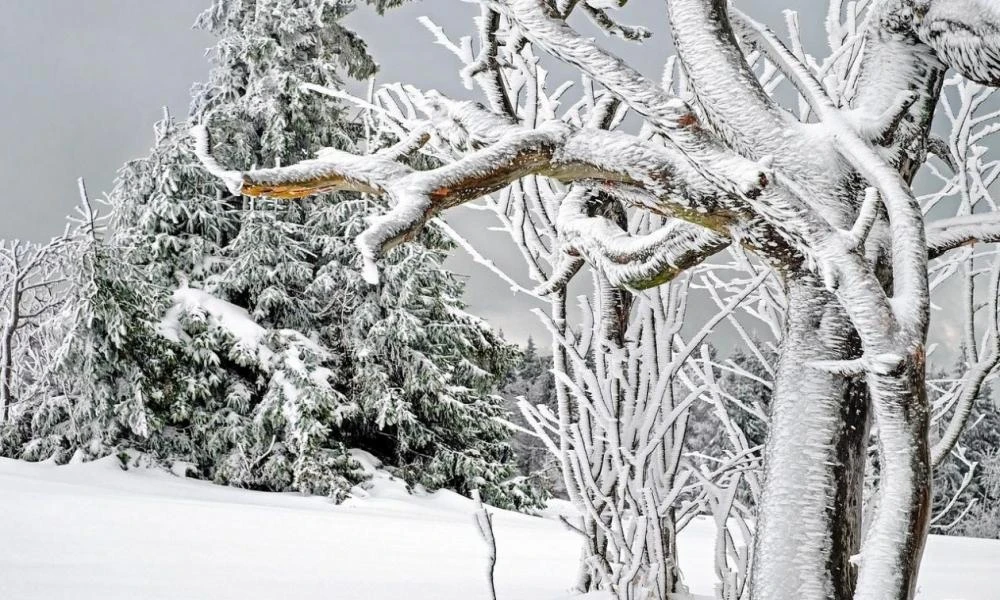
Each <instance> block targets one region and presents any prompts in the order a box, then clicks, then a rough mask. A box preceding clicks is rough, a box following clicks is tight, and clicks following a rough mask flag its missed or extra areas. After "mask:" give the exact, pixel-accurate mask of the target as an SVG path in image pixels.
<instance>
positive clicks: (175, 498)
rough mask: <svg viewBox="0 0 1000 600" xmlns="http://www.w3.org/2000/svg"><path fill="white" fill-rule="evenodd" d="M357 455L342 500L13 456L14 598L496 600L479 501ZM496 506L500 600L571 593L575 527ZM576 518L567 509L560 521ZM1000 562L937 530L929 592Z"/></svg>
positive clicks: (703, 588)
mask: <svg viewBox="0 0 1000 600" xmlns="http://www.w3.org/2000/svg"><path fill="white" fill-rule="evenodd" d="M357 456H358V457H359V458H360V459H361V460H362V462H363V463H365V464H366V466H367V468H368V469H369V470H370V471H372V472H373V474H374V479H373V483H372V486H371V488H370V489H368V490H367V491H365V492H361V491H360V490H359V494H358V497H357V498H352V499H349V500H348V501H347V502H345V503H344V504H342V505H340V506H335V505H333V504H331V503H330V502H328V501H326V500H325V499H320V498H307V497H303V496H300V495H297V494H274V493H262V492H251V491H247V490H239V489H234V488H226V487H221V486H216V485H213V484H210V483H206V482H200V481H193V480H187V479H182V478H179V477H175V476H173V475H171V474H169V473H166V472H162V471H156V470H148V469H138V468H135V469H130V470H128V471H124V470H122V469H121V468H120V467H119V465H118V461H117V459H114V458H109V459H104V460H101V461H97V462H93V463H86V464H74V465H69V466H61V467H60V466H55V465H51V464H37V463H36V464H31V463H24V462H18V461H12V460H7V459H2V460H0V489H2V490H3V493H2V494H0V540H3V543H2V544H0V598H4V599H8V598H9V599H16V600H21V599H24V600H46V599H57V598H58V599H64V598H74V600H87V599H94V600H98V599H99V600H115V599H122V600H125V599H128V600H133V599H136V598H142V599H143V600H157V599H164V600H167V599H169V600H177V599H201V598H212V599H213V600H226V599H230V598H231V599H233V600H236V599H239V600H255V599H261V600H263V599H268V600H270V599H273V598H285V597H294V598H296V599H297V600H309V599H313V598H315V599H320V598H322V599H324V600H329V599H331V598H337V599H344V600H349V599H362V598H363V599H365V600H398V599H399V598H407V599H408V600H432V599H433V600H441V599H451V598H461V599H463V600H477V599H485V598H486V597H487V591H486V586H485V581H484V577H483V570H484V567H485V560H486V557H487V548H486V546H485V544H484V543H483V541H482V539H480V537H479V535H478V533H477V531H476V527H475V525H474V522H473V514H474V511H475V505H474V503H473V502H472V501H470V500H467V499H465V498H463V497H460V496H458V495H456V494H454V493H451V492H443V491H442V492H436V493H433V494H428V493H417V494H415V495H411V494H409V493H407V491H406V489H405V486H404V485H403V484H402V483H401V482H399V481H398V480H394V479H392V478H391V477H389V476H388V475H386V474H385V473H384V472H380V471H374V469H373V467H372V463H373V461H372V460H371V459H369V458H367V457H366V456H364V455H361V454H358V455H357ZM492 512H494V513H495V527H496V536H497V544H498V562H497V587H498V598H500V599H501V600H504V599H508V598H517V599H518V600H564V599H568V598H570V597H571V596H570V595H569V592H568V589H569V587H570V585H571V584H572V582H573V579H574V575H575V568H576V558H577V553H578V550H579V542H578V537H577V536H576V534H573V533H571V532H569V531H568V530H567V529H566V528H565V527H563V526H562V525H561V524H560V523H558V522H556V521H554V520H552V519H551V518H540V517H529V516H525V515H519V514H515V513H510V512H506V511H500V510H493V511H492ZM570 512H571V508H570V507H567V506H566V505H565V504H564V503H556V504H555V505H554V506H553V507H552V508H551V510H550V511H549V513H548V514H549V515H550V516H552V517H554V516H555V515H557V514H567V513H570ZM680 544H681V551H682V555H681V564H682V567H683V568H684V572H685V575H686V576H687V578H688V584H689V585H690V587H691V589H692V592H694V593H696V594H702V595H710V594H711V591H712V585H713V570H712V564H711V557H712V544H713V529H712V525H711V523H710V522H709V521H707V520H696V521H695V522H694V523H693V524H692V525H691V526H690V527H689V528H688V530H687V531H686V532H685V533H684V534H682V535H681V540H680ZM997 564H1000V542H996V541H987V540H974V539H965V538H942V537H936V536H932V537H931V539H930V542H929V544H928V548H927V551H926V554H925V560H924V568H923V571H922V577H921V580H920V584H919V587H920V590H919V593H918V598H921V599H924V600H995V598H996V591H995V590H996V587H995V581H994V580H995V575H996V565H997ZM578 598H579V597H577V599H578ZM586 598H588V599H589V600H599V599H600V598H602V596H601V595H590V596H587V597H586Z"/></svg>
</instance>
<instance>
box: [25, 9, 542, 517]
mask: <svg viewBox="0 0 1000 600" xmlns="http://www.w3.org/2000/svg"><path fill="white" fill-rule="evenodd" d="M350 8H351V5H350V3H345V2H341V1H339V0H257V1H255V2H254V1H246V0H240V1H236V0H217V1H216V2H215V3H214V5H213V7H212V8H211V9H209V10H208V11H206V12H205V13H204V14H203V15H202V16H201V17H200V18H199V20H198V26H200V27H202V28H204V29H206V30H208V31H211V32H212V33H214V34H216V35H217V36H218V37H219V42H218V44H217V45H216V47H215V49H214V51H213V53H212V58H213V64H214V66H213V69H212V71H211V75H210V77H209V80H208V81H207V82H206V83H205V84H202V85H200V86H197V87H196V89H195V96H194V100H193V103H192V116H191V118H190V120H189V122H188V123H180V122H177V121H176V120H175V119H173V118H172V117H171V116H170V115H166V116H165V117H164V119H163V120H162V121H161V122H160V123H159V124H157V126H156V129H155V133H156V136H155V145H154V147H153V149H152V151H151V153H150V155H149V156H148V157H146V158H144V159H140V160H137V161H132V162H130V163H128V164H127V165H126V166H125V167H124V168H123V169H122V171H121V172H120V174H119V177H118V179H117V182H116V185H115V187H114V190H113V192H112V194H111V201H112V204H113V206H114V227H113V231H114V235H113V236H112V238H111V240H110V241H109V242H108V243H103V242H102V243H101V244H94V245H93V248H92V249H91V250H92V252H90V253H89V254H86V256H87V257H88V258H85V259H83V258H81V260H82V261H83V262H81V264H80V266H79V268H78V269H77V270H76V273H77V278H78V280H74V285H75V288H76V290H77V292H76V296H77V297H78V302H77V303H76V308H74V309H73V310H74V311H75V312H74V314H75V315H77V317H78V318H77V319H76V320H72V319H70V320H67V322H73V323H74V325H73V326H74V327H77V328H79V331H80V332H82V335H79V336H77V339H76V341H75V342H74V343H73V344H71V347H70V349H69V350H67V351H66V356H67V358H66V359H65V369H64V370H62V371H61V372H62V373H64V374H66V375H67V377H68V380H69V381H70V382H72V383H73V384H74V385H76V386H77V387H76V388H74V390H73V396H72V399H71V400H69V401H66V402H63V404H61V405H59V406H65V407H68V409H67V410H64V411H62V412H59V411H58V410H54V409H50V410H48V412H44V411H38V412H37V413H36V416H38V415H42V414H43V413H44V414H47V415H49V416H48V417H46V418H45V419H43V420H44V421H45V422H46V424H47V425H46V427H45V428H44V429H45V430H46V431H45V432H42V431H37V432H35V433H34V434H32V435H29V436H28V437H29V438H32V439H33V440H35V441H33V442H32V444H34V446H36V447H38V448H39V449H38V450H37V451H34V452H33V457H34V458H46V457H48V456H51V455H52V454H53V452H52V450H53V447H54V446H55V445H58V446H59V447H60V448H63V450H64V451H62V452H61V454H60V455H59V456H57V460H65V459H66V458H67V455H68V454H70V453H72V452H75V451H77V450H81V449H83V448H85V452H84V454H85V457H94V456H100V455H103V454H108V453H115V452H118V453H124V452H126V451H132V450H138V451H140V452H143V453H145V454H146V455H148V456H150V457H151V458H153V459H154V460H158V461H163V462H167V463H170V464H172V465H173V466H175V467H178V466H180V467H183V469H184V470H186V471H187V472H188V473H190V474H193V475H196V476H199V477H203V478H208V479H212V480H215V481H218V482H220V483H227V484H231V485H238V486H242V487H250V488H254V489H269V490H288V489H291V490H299V491H302V492H306V493H316V494H325V495H329V496H332V497H334V498H338V499H339V498H342V497H343V496H344V495H345V494H346V493H347V492H348V491H349V490H350V489H351V487H352V486H354V485H356V484H358V483H360V482H361V481H362V480H363V479H364V474H363V472H362V471H361V468H360V465H359V464H358V463H356V462H355V461H354V460H353V459H352V458H351V457H350V454H349V452H348V448H350V447H358V448H361V449H365V450H368V451H370V452H372V453H374V454H376V455H377V456H379V457H380V458H382V459H383V460H384V461H385V463H386V464H387V465H388V466H389V467H390V468H392V469H393V470H394V471H395V472H397V473H398V474H399V475H401V476H402V477H404V478H405V479H406V480H407V481H409V482H410V483H411V484H414V485H416V484H420V485H423V486H424V487H426V488H429V489H436V488H440V487H449V488H453V489H456V490H459V491H461V492H463V493H468V492H471V490H473V489H480V490H481V491H482V493H483V495H484V497H485V498H487V499H488V500H490V501H491V502H493V503H494V504H496V505H500V506H507V507H511V508H523V507H528V506H533V505H535V504H536V503H537V497H536V496H535V495H534V494H533V493H532V491H531V489H530V487H529V486H527V485H526V484H525V482H524V481H523V479H522V478H519V477H518V476H517V473H516V471H515V463H514V460H513V456H512V450H511V447H510V444H509V438H510V436H511V433H510V431H509V430H508V428H507V426H506V425H504V423H503V420H504V419H506V418H507V416H508V415H507V413H506V411H505V409H504V406H503V401H502V399H501V398H500V397H499V396H495V395H493V394H492V393H491V392H492V391H493V389H494V388H495V386H496V384H497V382H498V379H499V376H500V374H501V373H503V372H504V371H505V370H506V369H507V366H508V364H509V363H510V361H511V358H512V356H513V354H512V351H511V349H510V348H509V347H508V346H506V345H505V344H504V343H503V341H502V340H501V339H500V338H499V337H498V336H497V335H496V334H495V333H494V332H493V331H492V330H491V329H490V328H489V327H488V326H486V325H485V323H483V322H481V321H480V320H478V319H476V318H474V317H472V316H471V315H469V314H467V313H466V312H464V310H463V306H462V302H461V294H462V282H461V280H460V279H458V278H457V277H455V276H454V275H452V274H450V273H447V272H446V271H444V270H443V267H442V261H443V259H444V257H445V255H446V253H447V251H448V250H450V249H451V245H450V243H449V242H448V241H447V240H446V239H445V238H444V237H443V236H442V235H441V234H440V233H438V232H435V231H430V232H428V233H427V234H426V235H424V236H423V237H422V239H421V240H420V241H421V242H422V243H421V244H412V245H407V246H406V247H404V248H398V249H396V250H395V251H394V252H392V253H391V254H390V256H389V257H387V264H388V265H389V266H388V269H387V271H386V273H385V279H384V281H383V284H382V285H381V286H379V287H377V288H376V287H372V286H369V285H368V284H367V283H365V282H364V281H363V280H362V278H361V277H360V267H361V261H360V257H359V254H358V251H357V250H356V248H355V247H354V245H353V237H354V236H355V235H356V233H357V231H358V230H359V229H360V228H361V227H363V224H364V219H365V218H367V217H369V216H371V215H374V214H377V213H378V212H380V211H383V210H385V207H384V206H381V205H379V204H378V203H376V202H374V201H371V200H369V199H366V198H362V197H357V196H350V195H340V196H327V197H320V198H317V199H315V200H313V201H310V202H302V203H280V202H274V201H258V202H250V201H249V200H247V199H244V198H241V197H234V196H232V195H230V194H229V193H228V192H226V191H225V190H224V189H223V188H222V187H220V186H219V185H218V183H217V182H216V181H215V180H214V178H213V177H212V176H211V175H210V174H208V173H206V172H204V171H202V170H201V169H200V167H198V165H197V161H196V160H195V157H194V155H193V150H192V143H191V140H190V138H189V136H188V135H187V133H186V130H187V129H188V126H189V125H190V124H192V123H206V124H208V125H209V126H210V127H211V129H212V131H213V134H214V136H215V138H216V141H217V142H218V145H219V148H220V159H221V160H223V161H225V162H227V163H228V164H231V165H233V166H237V167H244V168H245V167H251V166H272V165H276V164H278V162H279V160H282V161H288V160H298V159H301V158H305V157H307V156H309V155H311V154H312V153H314V152H316V151H318V150H319V149H321V148H323V147H339V146H343V145H344V144H346V143H347V142H346V141H347V140H349V139H351V138H352V137H356V133H357V132H356V131H355V130H354V126H353V125H352V124H351V123H350V122H349V121H348V120H347V119H346V115H345V111H344V109H343V107H341V106H339V105H338V104H337V103H335V102H330V101H329V99H328V98H325V97H323V96H320V95H317V94H315V93H312V92H310V91H308V90H306V89H305V88H304V87H303V86H304V84H306V83H311V84H319V85H323V86H327V87H332V88H337V87H340V86H342V82H341V80H340V76H339V73H340V72H346V73H347V74H348V75H350V76H354V77H360V76H367V75H370V74H371V73H372V72H373V70H374V63H373V62H372V60H371V58H370V57H369V56H368V54H367V52H366V51H365V48H364V44H363V43H361V41H360V40H359V39H358V38H357V37H356V36H354V35H353V34H352V33H350V32H349V31H347V30H346V29H344V28H343V27H342V26H341V25H340V24H339V23H338V21H339V20H340V19H341V18H342V17H343V16H344V15H346V14H347V12H348V11H349V10H350ZM81 256H84V255H81ZM113 259H117V260H118V261H119V262H118V263H115V260H113ZM102 359H103V360H104V361H105V362H103V363H101V362H100V361H101V360H102ZM73 370H76V373H77V379H78V380H79V381H76V380H74V379H73V377H72V375H71V373H72V372H73ZM80 374H82V377H81V376H80ZM77 388H78V389H77ZM53 406H56V405H55V404H53ZM74 411H75V412H74ZM70 412H73V414H72V417H73V418H72V419H70ZM71 420H73V421H74V422H75V423H77V424H82V427H77V426H74V427H73V428H74V429H76V430H75V431H73V432H72V435H70V433H69V432H67V431H65V430H66V428H67V422H69V421H71ZM51 432H58V433H59V435H62V437H59V436H58V435H57V436H56V437H53V435H54V434H52V433H51ZM42 437H44V438H45V439H46V440H49V441H48V442H46V444H48V446H47V447H46V448H45V449H44V450H42V449H40V446H39V444H38V443H37V440H38V439H41V438H42ZM29 445H31V444H29Z"/></svg>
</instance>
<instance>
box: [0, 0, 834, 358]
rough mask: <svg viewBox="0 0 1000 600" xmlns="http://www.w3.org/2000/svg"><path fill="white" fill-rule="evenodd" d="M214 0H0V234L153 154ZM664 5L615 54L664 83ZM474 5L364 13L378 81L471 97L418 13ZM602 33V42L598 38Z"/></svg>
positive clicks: (178, 110)
mask: <svg viewBox="0 0 1000 600" xmlns="http://www.w3.org/2000/svg"><path fill="white" fill-rule="evenodd" d="M209 4H210V0H75V1H67V0H0V56H3V57H4V60H2V61H0V81H2V82H3V84H2V85H0V140H2V143H0V180H2V181H3V182H4V186H3V197H2V199H0V206H2V207H3V209H4V210H3V219H0V237H3V238H13V237H21V238H28V239H44V238H47V237H49V236H52V235H55V234H57V233H58V232H59V230H60V229H61V227H62V218H63V216H64V215H65V214H66V213H67V212H69V211H70V210H71V209H72V207H73V205H74V203H75V202H76V178H77V177H80V176H82V177H85V178H86V179H87V182H88V184H89V186H90V189H91V191H92V192H93V193H95V194H99V193H101V192H103V191H107V190H108V189H109V188H110V185H111V182H112V181H113V179H114V175H115V172H116V170H117V169H118V168H119V167H120V166H121V165H122V163H124V162H125V161H126V160H128V159H131V158H135V157H138V156H142V155H144V154H145V153H146V152H148V150H149V148H150V146H151V144H152V140H153V133H152V126H153V123H154V122H156V121H157V120H158V119H159V118H160V115H161V114H162V109H163V107H164V106H167V107H169V108H170V109H171V110H172V111H173V112H174V114H177V115H185V114H186V113H187V106H188V98H189V90H190V88H191V85H192V84H193V83H194V82H196V81H200V80H203V79H204V78H205V77H206V74H207V72H208V68H209V66H208V62H207V60H206V59H205V50H206V49H207V48H208V47H210V46H211V45H212V44H213V39H212V37H211V36H209V35H207V34H205V33H204V32H200V31H195V30H193V29H192V28H191V24H192V23H193V22H194V20H195V17H196V16H197V15H198V13H199V12H200V11H201V10H203V9H204V8H205V7H207V6H208V5H209ZM740 5H741V6H742V7H743V8H744V9H745V10H747V11H748V12H750V13H751V14H753V15H754V16H756V17H758V18H760V19H762V20H764V21H767V22H770V23H774V24H779V23H780V22H781V16H780V15H781V11H780V9H781V8H783V7H791V8H795V9H798V10H799V11H800V12H801V17H802V21H803V26H804V27H803V29H804V31H805V36H804V37H805V38H806V40H807V43H809V42H813V43H815V42H817V41H818V40H821V39H822V36H821V34H822V27H821V21H822V12H823V11H822V10H821V9H822V7H823V6H824V5H825V2H818V1H816V0H786V1H784V2H779V1H777V0H742V2H741V3H740ZM664 6H665V3H664V2H663V1H662V0H659V1H656V0H633V1H632V2H631V3H630V5H629V8H628V10H627V12H626V13H625V14H626V15H627V17H628V19H627V20H628V21H629V22H632V23H637V24H642V25H644V26H646V27H647V28H649V29H651V30H652V31H653V32H654V36H653V38H652V39H651V40H649V41H647V42H646V43H645V44H643V45H641V46H637V45H634V44H624V43H616V42H615V41H609V42H608V46H609V47H610V48H612V49H613V50H614V51H615V52H617V53H618V54H620V55H622V56H623V57H625V58H626V59H627V60H628V61H629V62H630V63H632V64H633V65H635V66H636V67H637V68H639V69H640V70H641V71H642V72H643V73H644V74H646V75H648V76H650V77H653V78H658V77H659V72H660V69H661V66H662V64H663V61H664V59H665V58H666V57H667V56H668V55H669V53H670V47H669V40H668V38H667V35H666V20H665V9H664ZM474 14H475V7H474V6H472V5H470V4H466V3H463V2H460V1H459V0H424V1H415V2H412V3H411V4H410V5H409V6H406V7H404V8H401V9H397V10H396V11H393V12H391V13H390V14H389V15H388V16H386V17H379V16H377V15H375V14H374V13H373V12H372V11H371V10H369V9H367V8H362V9H359V10H358V11H357V12H356V13H355V14H354V15H352V16H351V17H350V18H349V20H348V22H349V23H350V24H351V25H353V26H354V27H355V28H356V29H358V30H359V31H360V32H361V34H362V35H363V36H364V37H365V39H366V40H368V42H369V44H370V46H371V47H372V51H373V53H374V55H375V57H376V59H377V60H378V62H379V63H380V65H381V66H382V70H381V73H380V75H379V79H380V81H382V82H390V81H405V82H408V83H413V84H415V85H418V86H420V87H422V88H437V89H440V90H442V91H444V92H446V93H448V94H450V95H453V96H463V95H467V94H469V92H466V91H465V90H464V88H462V87H461V83H460V81H459V79H458V77H457V69H458V65H457V63H456V61H455V59H454V57H453V56H452V55H451V54H450V53H448V52H447V51H446V50H444V49H443V48H441V47H440V46H436V45H434V44H433V43H432V42H431V38H430V35H429V34H428V33H427V31H426V30H425V29H424V28H423V27H421V26H420V25H418V24H417V23H416V17H418V16H420V15H429V16H430V17H431V18H432V19H434V20H435V21H436V22H437V23H438V24H439V25H441V26H443V27H444V28H445V29H446V30H447V31H448V32H450V33H456V34H463V33H465V32H469V31H470V30H471V29H470V25H471V17H472V16H473V15H474ZM595 35H599V34H595ZM482 218H483V217H481V216H479V215H473V214H471V213H470V212H469V211H464V212H463V211H459V212H457V213H456V214H454V215H452V216H450V220H451V221H453V222H454V224H455V225H456V227H458V228H459V229H460V230H462V231H463V232H466V233H469V234H472V233H475V236H476V237H475V239H476V242H477V244H478V245H480V246H482V247H484V248H485V250H486V253H488V254H489V255H490V257H491V258H493V259H494V260H496V261H497V262H498V263H499V264H500V265H501V266H504V267H506V268H509V269H511V270H513V271H514V272H519V271H518V269H519V267H520V259H519V258H518V257H516V256H515V255H514V252H515V251H514V250H513V248H511V246H510V245H509V242H507V241H506V237H505V236H504V235H502V234H497V233H489V232H485V231H484V229H485V226H486V225H489V224H491V223H489V222H488V221H483V220H482ZM449 265H450V266H451V267H452V268H453V269H454V270H455V271H457V272H460V273H463V274H465V275H468V276H469V278H470V279H469V286H468V293H467V300H468V302H469V304H470V309H471V311H472V312H474V313H476V314H478V315H480V316H483V317H485V318H487V319H488V320H489V321H490V322H492V323H494V324H495V325H496V326H498V327H500V328H502V329H503V330H504V332H505V333H506V334H507V335H508V337H509V338H511V339H513V340H517V341H523V340H524V339H525V338H526V337H527V335H529V334H532V333H534V334H535V335H539V336H540V335H542V334H543V330H542V329H541V327H540V325H539V323H538V320H537V319H536V318H535V317H534V316H532V315H530V314H529V313H528V311H527V310H526V309H527V308H529V307H530V306H532V303H531V302H530V301H529V300H527V299H525V298H524V297H523V296H517V297H515V296H514V295H513V294H512V293H511V292H510V291H509V290H508V289H507V286H506V285H505V284H503V283H502V282H500V281H498V280H497V279H496V278H495V277H494V276H493V275H492V274H490V273H489V272H487V271H486V270H485V269H483V268H481V267H478V266H477V265H475V264H473V263H472V262H471V261H470V260H468V259H467V258H466V257H464V256H461V255H456V256H455V257H454V258H453V259H452V260H451V261H450V262H449Z"/></svg>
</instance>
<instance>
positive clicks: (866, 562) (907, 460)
mask: <svg viewBox="0 0 1000 600" xmlns="http://www.w3.org/2000/svg"><path fill="white" fill-rule="evenodd" d="M900 371H901V372H900V373H892V374H890V375H886V376H880V377H878V378H876V379H875V380H874V381H875V383H873V387H872V409H873V413H874V416H875V422H876V423H877V424H878V427H879V446H880V450H881V452H880V459H881V465H880V466H881V473H880V475H881V478H880V479H881V481H880V482H879V494H878V500H877V502H878V504H877V505H876V507H877V508H876V510H874V511H873V512H874V517H873V520H872V523H871V528H870V530H869V531H868V532H866V540H865V548H864V553H863V554H862V556H861V557H860V558H861V565H862V570H861V578H860V579H859V581H858V590H857V596H856V598H857V600H910V599H911V598H913V596H914V594H915V591H916V584H917V573H918V571H919V568H920V559H921V557H922V556H923V551H924V543H925V542H926V541H927V532H928V528H929V527H930V515H931V480H930V478H931V470H930V449H929V442H928V437H927V433H928V427H929V409H928V406H927V391H926V387H925V381H924V379H925V365H924V354H923V350H922V348H920V349H917V350H916V351H915V352H914V353H913V355H912V356H910V357H908V358H907V360H906V361H905V362H904V364H903V365H902V366H901V368H900Z"/></svg>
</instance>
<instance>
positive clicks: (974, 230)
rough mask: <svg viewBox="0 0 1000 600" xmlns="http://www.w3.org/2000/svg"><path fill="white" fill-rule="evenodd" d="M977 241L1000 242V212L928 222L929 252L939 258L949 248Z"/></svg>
mask: <svg viewBox="0 0 1000 600" xmlns="http://www.w3.org/2000/svg"><path fill="white" fill-rule="evenodd" d="M976 242H983V243H986V242H1000V214H998V213H981V214H975V215H964V216H959V217H952V218H950V219H939V220H937V221H931V222H930V223H928V224H927V253H928V255H929V256H930V258H938V257H939V256H941V255H942V254H944V253H946V252H948V251H949V250H954V249H956V248H960V247H962V246H966V245H969V244H974V243H976Z"/></svg>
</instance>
